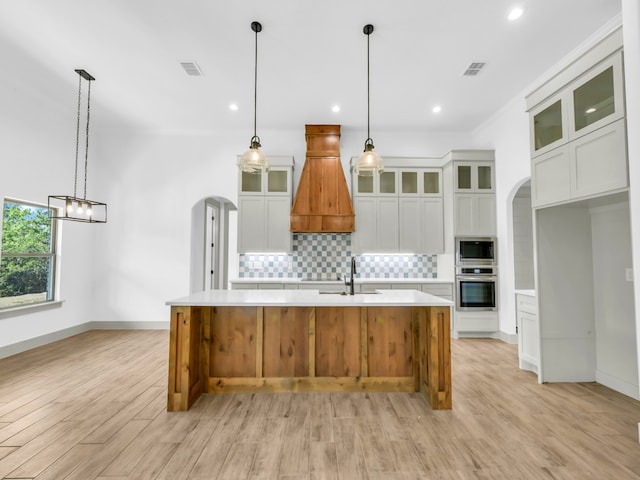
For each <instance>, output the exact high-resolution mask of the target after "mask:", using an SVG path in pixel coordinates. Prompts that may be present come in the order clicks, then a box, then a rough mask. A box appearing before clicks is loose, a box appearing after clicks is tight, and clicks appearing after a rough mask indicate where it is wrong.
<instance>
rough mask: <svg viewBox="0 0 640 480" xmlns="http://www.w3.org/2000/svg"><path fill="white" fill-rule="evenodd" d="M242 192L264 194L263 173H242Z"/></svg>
mask: <svg viewBox="0 0 640 480" xmlns="http://www.w3.org/2000/svg"><path fill="white" fill-rule="evenodd" d="M240 192H241V193H245V194H252V193H255V194H262V173H260V172H258V173H247V172H243V171H241V172H240Z"/></svg>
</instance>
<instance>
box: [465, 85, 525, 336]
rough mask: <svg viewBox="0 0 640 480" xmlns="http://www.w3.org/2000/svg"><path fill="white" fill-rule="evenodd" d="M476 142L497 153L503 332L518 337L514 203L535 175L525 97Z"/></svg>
mask: <svg viewBox="0 0 640 480" xmlns="http://www.w3.org/2000/svg"><path fill="white" fill-rule="evenodd" d="M473 139H474V143H475V144H476V146H477V148H492V149H494V150H495V157H496V160H495V169H496V219H497V223H496V226H497V238H498V264H499V266H498V274H499V277H498V282H499V286H498V288H499V291H498V315H499V321H500V323H499V325H500V327H499V328H500V330H501V331H502V332H504V333H506V334H515V332H516V316H515V287H514V285H515V280H514V263H513V262H514V259H513V251H512V242H511V238H512V237H513V233H512V219H513V214H512V200H513V197H514V195H515V192H516V191H517V190H518V188H519V187H520V185H522V183H523V182H524V181H525V180H526V179H527V178H529V176H530V172H531V168H530V157H529V117H528V115H527V113H526V111H525V101H524V95H522V96H519V97H517V98H515V99H514V100H512V101H511V102H510V103H509V104H508V105H506V106H505V107H504V108H503V109H502V110H501V111H500V112H498V113H497V114H496V115H494V117H493V118H491V119H489V120H488V121H487V122H485V123H484V124H483V125H482V126H481V127H479V128H478V129H476V130H475V131H474V132H473Z"/></svg>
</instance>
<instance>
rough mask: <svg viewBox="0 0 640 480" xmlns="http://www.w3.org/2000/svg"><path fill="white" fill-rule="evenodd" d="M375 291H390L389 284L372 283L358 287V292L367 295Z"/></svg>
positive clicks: (365, 283)
mask: <svg viewBox="0 0 640 480" xmlns="http://www.w3.org/2000/svg"><path fill="white" fill-rule="evenodd" d="M376 290H391V283H382V282H381V283H372V282H364V283H361V284H360V285H359V290H358V291H359V292H362V293H368V292H375V291H376Z"/></svg>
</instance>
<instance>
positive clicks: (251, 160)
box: [240, 22, 269, 173]
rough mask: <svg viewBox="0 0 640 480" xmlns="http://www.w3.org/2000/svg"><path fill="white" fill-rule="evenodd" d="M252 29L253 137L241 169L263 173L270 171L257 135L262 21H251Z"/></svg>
mask: <svg viewBox="0 0 640 480" xmlns="http://www.w3.org/2000/svg"><path fill="white" fill-rule="evenodd" d="M251 30H253V31H254V32H255V34H256V51H255V62H254V83H253V85H254V88H253V137H251V145H250V147H249V150H247V151H246V152H244V154H243V155H242V157H241V158H240V169H241V170H242V171H243V172H247V173H262V172H268V171H269V161H268V160H267V157H266V156H265V154H264V153H263V152H261V151H260V147H261V146H262V145H260V137H258V135H256V110H257V103H258V33H259V32H261V31H262V25H261V24H260V22H251Z"/></svg>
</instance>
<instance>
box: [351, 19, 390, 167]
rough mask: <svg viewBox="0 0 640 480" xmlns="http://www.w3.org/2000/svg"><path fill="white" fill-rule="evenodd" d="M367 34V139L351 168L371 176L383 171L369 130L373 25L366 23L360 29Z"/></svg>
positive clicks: (380, 159)
mask: <svg viewBox="0 0 640 480" xmlns="http://www.w3.org/2000/svg"><path fill="white" fill-rule="evenodd" d="M362 31H363V32H364V34H365V35H366V36H367V139H366V140H365V142H364V152H362V153H361V154H360V156H359V157H358V160H357V161H356V164H355V166H354V168H353V170H354V172H355V173H356V175H360V176H368V177H370V176H373V175H378V174H380V173H382V172H383V171H384V165H383V163H382V158H380V155H378V154H377V153H376V152H374V151H373V148H374V147H373V140H372V139H371V132H370V123H371V122H370V113H369V36H370V35H371V34H372V33H373V25H371V24H367V25H365V26H364V28H363V29H362Z"/></svg>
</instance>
